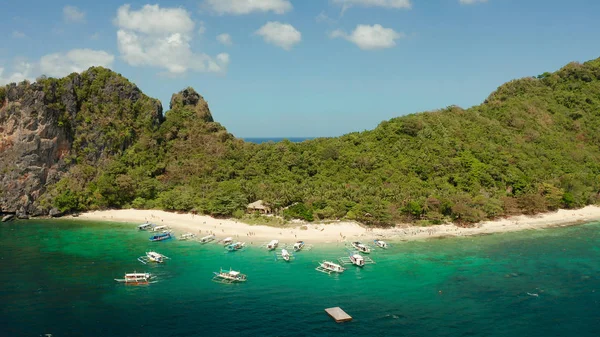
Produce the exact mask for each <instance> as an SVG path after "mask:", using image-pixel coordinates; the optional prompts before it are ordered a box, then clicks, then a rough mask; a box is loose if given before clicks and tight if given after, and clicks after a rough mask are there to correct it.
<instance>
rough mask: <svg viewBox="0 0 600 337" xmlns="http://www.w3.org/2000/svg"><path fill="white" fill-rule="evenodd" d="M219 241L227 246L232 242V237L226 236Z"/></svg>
mask: <svg viewBox="0 0 600 337" xmlns="http://www.w3.org/2000/svg"><path fill="white" fill-rule="evenodd" d="M221 243H222V244H223V245H225V246H227V245H230V244H232V243H233V239H232V238H231V237H226V238H225V239H223V240H221Z"/></svg>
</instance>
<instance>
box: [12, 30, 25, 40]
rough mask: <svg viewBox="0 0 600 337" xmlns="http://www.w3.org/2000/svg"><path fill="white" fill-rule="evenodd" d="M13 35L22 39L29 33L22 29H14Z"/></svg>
mask: <svg viewBox="0 0 600 337" xmlns="http://www.w3.org/2000/svg"><path fill="white" fill-rule="evenodd" d="M12 37H13V38H15V39H22V38H25V37H27V35H25V33H23V32H20V31H18V30H14V31H13V32H12Z"/></svg>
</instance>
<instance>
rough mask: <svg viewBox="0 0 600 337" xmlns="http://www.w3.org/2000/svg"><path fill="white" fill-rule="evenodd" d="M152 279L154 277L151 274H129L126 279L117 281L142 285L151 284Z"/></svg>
mask: <svg viewBox="0 0 600 337" xmlns="http://www.w3.org/2000/svg"><path fill="white" fill-rule="evenodd" d="M151 277H152V275H151V274H150V273H127V274H125V278H116V279H115V281H117V282H121V283H125V284H131V285H140V284H148V283H150V278H151Z"/></svg>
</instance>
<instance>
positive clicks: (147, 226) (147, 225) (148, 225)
mask: <svg viewBox="0 0 600 337" xmlns="http://www.w3.org/2000/svg"><path fill="white" fill-rule="evenodd" d="M155 226H156V225H155V224H153V223H149V222H146V223H143V224H141V225H139V226H137V229H138V230H140V231H147V230H152V228H154V227H155Z"/></svg>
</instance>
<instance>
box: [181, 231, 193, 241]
mask: <svg viewBox="0 0 600 337" xmlns="http://www.w3.org/2000/svg"><path fill="white" fill-rule="evenodd" d="M195 238H196V234H194V233H183V234H181V236H180V237H179V240H184V241H185V240H192V239H195Z"/></svg>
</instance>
